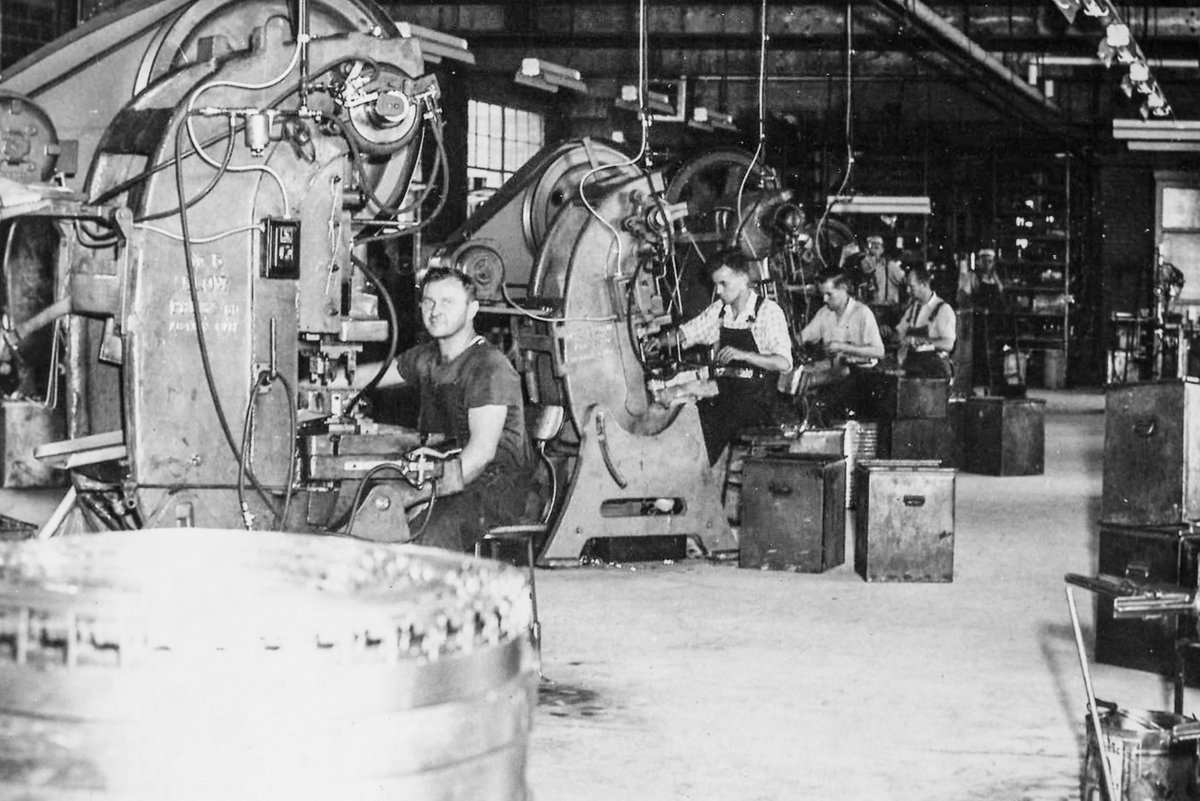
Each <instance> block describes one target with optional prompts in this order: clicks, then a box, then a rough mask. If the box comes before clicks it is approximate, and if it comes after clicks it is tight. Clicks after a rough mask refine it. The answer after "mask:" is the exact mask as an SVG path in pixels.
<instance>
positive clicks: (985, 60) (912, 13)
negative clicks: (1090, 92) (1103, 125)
mask: <svg viewBox="0 0 1200 801" xmlns="http://www.w3.org/2000/svg"><path fill="white" fill-rule="evenodd" d="M875 4H876V5H877V6H879V7H880V8H882V9H884V10H885V11H888V12H890V13H892V14H895V15H900V16H901V17H911V18H913V19H916V20H917V21H919V22H920V23H922V24H923V25H925V26H926V27H928V28H929V29H930V30H932V31H933V32H934V33H936V34H938V35H939V36H940V37H941V38H942V39H943V40H944V41H945V42H946V43H947V44H949V45H951V46H953V47H954V48H955V49H956V50H958V51H959V52H961V53H962V54H963V55H965V56H967V57H968V58H969V59H971V60H972V61H974V62H975V63H976V64H978V65H979V66H980V67H983V68H984V69H985V70H987V71H988V72H991V73H992V74H993V75H995V76H997V77H998V78H1000V80H1001V82H1002V83H1004V84H1006V85H1008V86H1009V87H1010V88H1011V89H1013V90H1015V91H1016V92H1017V93H1018V94H1021V95H1023V96H1024V97H1025V99H1027V100H1030V101H1032V102H1033V103H1034V104H1035V105H1037V106H1039V107H1040V108H1042V109H1043V110H1045V111H1048V112H1050V113H1052V114H1054V115H1055V116H1061V115H1062V109H1060V108H1059V107H1058V104H1057V103H1055V102H1054V101H1053V100H1051V99H1050V98H1048V97H1046V95H1045V94H1043V93H1042V92H1040V91H1039V90H1038V89H1037V88H1035V87H1033V86H1030V85H1029V84H1028V83H1026V82H1025V81H1024V80H1023V79H1022V78H1021V76H1019V75H1017V74H1016V73H1015V72H1013V71H1012V70H1010V69H1009V68H1008V67H1006V66H1005V65H1004V63H1003V62H1001V61H1000V60H999V59H997V58H996V57H995V56H993V55H992V54H991V53H989V52H988V51H986V50H984V49H983V48H982V47H980V46H979V45H978V44H976V43H975V42H974V40H972V39H971V38H970V37H969V36H967V35H966V34H964V33H963V32H962V31H960V30H959V29H958V28H956V27H954V26H953V25H951V24H950V23H948V22H946V21H945V20H944V19H942V18H941V16H939V15H938V13H937V12H936V11H934V10H933V9H931V8H930V7H929V6H927V5H925V4H924V3H922V2H921V0H875Z"/></svg>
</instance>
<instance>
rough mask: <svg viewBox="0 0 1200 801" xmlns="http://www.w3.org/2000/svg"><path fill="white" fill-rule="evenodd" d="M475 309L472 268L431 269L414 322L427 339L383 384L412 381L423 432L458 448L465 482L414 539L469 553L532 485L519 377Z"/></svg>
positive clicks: (507, 518) (439, 502)
mask: <svg viewBox="0 0 1200 801" xmlns="http://www.w3.org/2000/svg"><path fill="white" fill-rule="evenodd" d="M478 312H479V301H478V300H476V298H475V284H474V282H473V281H472V280H471V278H470V277H469V276H467V275H465V274H464V273H461V272H458V271H457V270H451V269H447V268H432V269H430V270H429V271H428V272H427V273H426V274H425V277H424V279H423V280H422V281H421V321H422V322H423V323H424V325H425V329H426V330H427V331H428V332H429V335H430V336H431V337H432V341H429V342H425V343H422V344H419V345H416V346H415V347H412V348H409V349H408V350H406V351H404V352H403V353H401V354H400V355H399V356H398V357H397V358H396V361H395V365H394V368H390V369H389V370H388V372H387V374H385V376H384V378H383V379H382V381H381V382H380V386H396V385H399V384H415V385H416V387H417V389H418V391H419V393H420V403H421V406H420V412H419V417H418V429H419V430H420V433H421V434H422V435H423V436H424V435H429V436H430V437H433V439H431V440H430V444H431V445H433V446H434V447H437V448H438V449H439V450H442V449H446V448H450V447H458V448H461V449H462V450H461V453H460V454H459V459H460V460H461V462H462V474H463V483H464V485H465V489H464V490H463V492H462V493H460V494H457V495H450V496H447V497H442V498H437V499H436V501H435V502H434V505H433V508H432V510H431V511H430V518H429V520H428V522H427V523H424V524H422V530H421V532H420V534H419V535H418V536H417V537H416V538H415V539H414V540H413V541H414V542H415V543H417V544H418V545H430V546H434V547H438V548H446V549H448V550H452V551H468V552H469V551H471V550H472V549H473V548H474V547H475V542H476V541H477V540H478V539H479V537H481V536H482V535H483V534H484V533H485V532H486V531H487V530H488V529H489V528H491V527H493V526H498V525H507V524H510V523H515V522H517V521H518V520H520V519H521V516H522V515H523V513H524V511H525V508H526V505H527V502H528V500H529V498H530V493H531V492H533V490H534V489H535V486H534V473H533V469H532V466H533V458H532V452H531V449H530V446H529V440H528V439H527V437H526V435H525V417H524V414H525V411H524V408H525V404H524V398H523V396H522V393H521V382H520V378H519V376H518V375H517V371H516V369H514V368H513V366H512V364H511V363H510V362H509V360H508V359H507V358H506V357H505V356H504V354H503V353H501V352H500V351H499V350H498V349H497V348H496V347H495V346H493V345H492V344H491V343H489V342H488V341H487V340H485V339H484V338H483V337H482V336H479V335H478V334H477V333H476V332H475V316H476V314H478Z"/></svg>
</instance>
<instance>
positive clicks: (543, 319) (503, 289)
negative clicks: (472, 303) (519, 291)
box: [500, 281, 617, 323]
mask: <svg viewBox="0 0 1200 801" xmlns="http://www.w3.org/2000/svg"><path fill="white" fill-rule="evenodd" d="M500 296H501V297H502V298H504V302H505V303H507V304H508V305H509V306H511V307H512V309H513V310H514V311H516V312H517V313H518V314H520V315H521V316H522V317H526V318H528V319H530V320H533V321H534V322H538V323H614V322H616V321H617V315H615V314H609V315H606V316H604V317H547V316H545V315H542V314H534V313H533V312H531V311H529V310H528V309H526V308H524V307H523V306H518V305H517V302H516V301H515V300H513V298H512V295H510V294H509V293H508V285H507V284H505V283H504V282H503V281H501V282H500Z"/></svg>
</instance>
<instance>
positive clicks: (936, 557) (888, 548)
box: [854, 460, 956, 582]
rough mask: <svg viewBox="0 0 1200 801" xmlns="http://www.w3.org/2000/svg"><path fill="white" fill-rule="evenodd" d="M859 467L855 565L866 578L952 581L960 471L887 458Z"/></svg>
mask: <svg viewBox="0 0 1200 801" xmlns="http://www.w3.org/2000/svg"><path fill="white" fill-rule="evenodd" d="M858 472H859V496H858V499H857V502H856V504H855V519H854V523H855V525H854V570H855V571H856V572H857V573H858V574H859V575H860V576H862V577H863V578H864V579H866V580H867V581H929V582H943V581H953V580H954V480H955V476H956V472H955V471H954V470H953V469H952V468H943V467H938V462H936V461H888V460H870V461H865V462H861V463H859V465H858Z"/></svg>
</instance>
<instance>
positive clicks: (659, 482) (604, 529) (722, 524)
mask: <svg viewBox="0 0 1200 801" xmlns="http://www.w3.org/2000/svg"><path fill="white" fill-rule="evenodd" d="M678 534H682V535H688V536H692V537H695V538H697V539H698V540H699V542H700V545H701V546H702V547H703V548H704V551H705V553H706V554H707V555H709V556H715V555H718V554H721V553H722V552H734V551H736V550H737V540H736V539H735V538H734V536H733V534H732V532H730V530H729V522H728V521H727V520H726V519H725V510H724V508H723V507H722V505H721V487H720V486H719V485H718V483H717V479H716V477H715V475H714V473H713V471H712V470H711V469H710V468H709V466H708V455H707V452H706V451H705V448H704V437H703V435H702V434H701V433H700V415H699V412H698V411H697V410H696V407H695V406H693V405H687V406H683V407H681V408H680V410H679V415H678V416H677V417H676V418H675V420H674V421H673V422H672V423H671V425H669V426H667V428H666V429H664V430H663V431H661V432H660V433H658V434H653V435H642V434H635V433H631V432H629V431H626V430H625V429H623V428H622V427H621V426H619V425H617V424H615V423H614V422H612V418H611V416H610V415H609V414H608V412H607V411H606V410H605V408H604V407H603V406H599V405H597V406H594V407H592V409H591V410H590V411H589V412H588V414H587V417H586V419H585V420H584V421H583V425H582V430H581V435H580V440H579V455H578V459H577V462H576V464H575V469H574V471H573V475H572V476H571V478H570V480H569V481H568V482H567V491H566V495H565V497H564V499H563V506H562V509H561V510H560V512H559V514H558V518H557V520H556V521H555V523H554V525H553V527H552V528H551V530H550V537H549V539H547V540H546V545H545V547H544V548H543V549H542V552H541V555H540V556H539V557H538V564H539V565H547V566H551V565H556V566H567V565H572V564H578V562H579V557H580V556H581V555H582V554H583V549H584V546H585V545H587V542H588V540H590V539H596V538H605V537H652V536H664V535H678Z"/></svg>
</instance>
